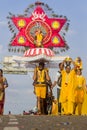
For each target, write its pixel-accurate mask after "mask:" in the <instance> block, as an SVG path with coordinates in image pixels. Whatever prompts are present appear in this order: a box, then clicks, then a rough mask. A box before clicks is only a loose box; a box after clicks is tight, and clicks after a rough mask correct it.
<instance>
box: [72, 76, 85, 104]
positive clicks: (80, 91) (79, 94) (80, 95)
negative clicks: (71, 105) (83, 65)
mask: <svg viewBox="0 0 87 130" xmlns="http://www.w3.org/2000/svg"><path fill="white" fill-rule="evenodd" d="M85 85H86V80H85V78H84V77H83V76H82V75H80V76H79V75H76V76H75V82H74V87H75V88H74V89H75V91H74V97H75V99H74V100H75V102H76V103H78V102H80V103H83V102H84V94H85V93H84V91H85V90H84V87H85Z"/></svg>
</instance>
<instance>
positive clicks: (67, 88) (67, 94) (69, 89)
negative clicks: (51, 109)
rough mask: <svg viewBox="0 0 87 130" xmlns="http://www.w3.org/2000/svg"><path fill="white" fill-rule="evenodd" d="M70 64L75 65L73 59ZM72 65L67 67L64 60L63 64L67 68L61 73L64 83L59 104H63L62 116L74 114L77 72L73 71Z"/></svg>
mask: <svg viewBox="0 0 87 130" xmlns="http://www.w3.org/2000/svg"><path fill="white" fill-rule="evenodd" d="M70 62H71V63H73V64H74V62H73V61H72V59H71V61H70ZM71 63H70V64H68V65H67V64H66V61H65V60H64V61H63V64H66V67H65V69H64V70H62V71H61V74H62V83H61V92H60V99H59V102H60V103H61V106H62V114H64V115H71V114H73V102H74V99H73V85H74V75H75V70H74V69H71Z"/></svg>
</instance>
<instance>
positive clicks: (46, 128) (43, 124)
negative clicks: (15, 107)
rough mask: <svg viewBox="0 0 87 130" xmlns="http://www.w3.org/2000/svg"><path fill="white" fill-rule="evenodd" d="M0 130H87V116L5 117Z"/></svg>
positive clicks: (1, 119)
mask: <svg viewBox="0 0 87 130" xmlns="http://www.w3.org/2000/svg"><path fill="white" fill-rule="evenodd" d="M0 130H87V116H52V115H47V116H46V115H43V116H42V115H4V116H0Z"/></svg>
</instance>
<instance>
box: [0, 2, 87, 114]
mask: <svg viewBox="0 0 87 130" xmlns="http://www.w3.org/2000/svg"><path fill="white" fill-rule="evenodd" d="M41 1H42V2H44V3H45V4H48V5H49V6H50V7H51V8H52V9H53V11H54V12H55V13H56V14H59V15H63V16H67V18H68V19H69V20H70V27H69V31H68V33H67V35H66V41H67V42H68V45H69V47H70V49H69V51H67V52H65V53H63V55H69V56H70V57H72V58H73V59H75V58H76V57H77V56H80V57H81V59H82V60H83V67H84V68H83V74H84V76H85V77H86V78H87V67H86V66H87V54H86V53H87V51H86V50H87V0H84V1H79V0H73V1H70V0H66V1H65V0H53V1H52V0H41ZM33 3H35V0H33V1H32V0H2V1H1V2H0V62H1V61H2V60H3V58H4V57H5V56H11V55H14V53H9V52H8V44H9V41H10V39H11V37H12V34H11V32H10V31H9V28H8V24H7V22H8V20H7V18H6V17H7V16H8V14H9V12H12V13H13V14H15V15H16V16H17V14H24V10H25V9H26V8H27V7H28V5H29V4H33ZM1 67H2V66H1ZM52 71H53V70H52ZM53 72H54V75H55V71H53ZM51 73H52V72H51ZM5 77H6V78H7V80H8V83H9V88H7V89H6V102H5V114H7V113H8V111H9V110H11V111H12V113H14V114H20V113H22V111H23V110H26V111H28V110H30V109H31V108H33V107H34V106H35V102H36V97H35V95H34V94H33V86H32V73H29V74H28V75H8V74H5ZM51 77H52V80H53V78H54V76H51ZM54 91H55V92H54V95H55V96H56V89H55V90H54Z"/></svg>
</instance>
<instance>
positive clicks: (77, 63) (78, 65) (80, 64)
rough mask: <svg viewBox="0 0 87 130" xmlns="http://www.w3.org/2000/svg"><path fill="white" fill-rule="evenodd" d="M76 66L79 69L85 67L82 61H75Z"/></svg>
mask: <svg viewBox="0 0 87 130" xmlns="http://www.w3.org/2000/svg"><path fill="white" fill-rule="evenodd" d="M75 65H76V66H77V67H79V68H81V69H82V67H83V65H82V61H81V62H80V63H79V62H78V61H77V60H76V61H75Z"/></svg>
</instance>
